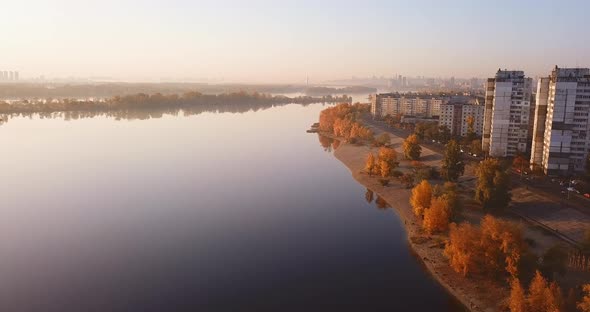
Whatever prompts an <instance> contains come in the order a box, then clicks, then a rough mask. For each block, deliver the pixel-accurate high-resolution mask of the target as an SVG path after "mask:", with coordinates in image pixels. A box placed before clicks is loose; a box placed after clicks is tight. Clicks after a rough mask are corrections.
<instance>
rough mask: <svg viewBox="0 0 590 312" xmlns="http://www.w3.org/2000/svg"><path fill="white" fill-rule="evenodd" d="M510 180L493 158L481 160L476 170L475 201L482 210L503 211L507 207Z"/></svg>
mask: <svg viewBox="0 0 590 312" xmlns="http://www.w3.org/2000/svg"><path fill="white" fill-rule="evenodd" d="M509 185H510V178H509V176H508V173H506V171H505V170H504V169H503V168H502V166H501V164H500V161H499V160H498V159H494V158H488V159H485V160H483V161H482V162H481V163H480V164H479V166H478V168H477V186H476V189H475V199H476V200H477V201H479V202H480V203H481V204H482V206H483V209H484V210H493V209H503V208H506V206H508V203H509V202H510V198H511V194H510V191H509Z"/></svg>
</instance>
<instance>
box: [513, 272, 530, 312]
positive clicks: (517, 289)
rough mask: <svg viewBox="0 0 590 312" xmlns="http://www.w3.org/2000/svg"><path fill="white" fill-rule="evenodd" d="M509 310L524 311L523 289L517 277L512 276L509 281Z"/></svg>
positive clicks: (514, 311)
mask: <svg viewBox="0 0 590 312" xmlns="http://www.w3.org/2000/svg"><path fill="white" fill-rule="evenodd" d="M508 305H509V307H510V312H526V311H527V310H526V299H525V293H524V289H523V288H522V285H521V284H520V281H519V280H518V278H513V279H512V282H510V298H509V304H508Z"/></svg>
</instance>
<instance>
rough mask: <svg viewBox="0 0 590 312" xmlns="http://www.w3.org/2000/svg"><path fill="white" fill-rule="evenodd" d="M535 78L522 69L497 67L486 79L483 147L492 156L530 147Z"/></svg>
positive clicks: (501, 155) (511, 154)
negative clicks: (531, 108)
mask: <svg viewBox="0 0 590 312" xmlns="http://www.w3.org/2000/svg"><path fill="white" fill-rule="evenodd" d="M531 95H532V79H531V78H525V76H524V72H523V71H508V70H498V72H497V73H496V77H495V78H490V79H488V81H487V83H486V99H485V112H484V125H483V138H482V149H483V151H484V152H486V153H488V154H489V155H490V156H492V157H507V156H514V155H516V154H517V153H519V152H520V153H524V152H526V150H527V141H528V136H529V119H530V105H531Z"/></svg>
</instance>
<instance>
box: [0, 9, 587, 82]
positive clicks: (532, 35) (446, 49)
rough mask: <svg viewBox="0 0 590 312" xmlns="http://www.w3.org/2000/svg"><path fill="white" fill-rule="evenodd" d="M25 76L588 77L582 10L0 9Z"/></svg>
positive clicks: (0, 49)
mask: <svg viewBox="0 0 590 312" xmlns="http://www.w3.org/2000/svg"><path fill="white" fill-rule="evenodd" d="M0 12H2V14H1V18H0V69H9V70H11V69H14V70H20V71H21V76H24V77H30V76H38V75H41V74H43V75H46V76H48V77H56V76H60V77H64V76H109V77H113V78H116V79H121V80H157V79H160V78H166V79H181V78H183V77H192V78H206V77H208V78H223V79H225V81H243V82H304V81H305V76H306V75H309V77H310V81H312V82H314V81H315V82H319V81H322V80H326V79H336V78H349V77H350V76H353V75H355V76H368V75H377V76H381V75H385V76H391V75H393V74H396V73H399V74H404V75H427V76H436V77H438V76H451V75H454V76H456V77H471V76H479V77H486V76H490V75H493V74H494V72H495V71H496V70H497V69H498V68H499V67H502V68H514V69H523V70H525V71H526V72H527V74H529V75H530V76H536V75H546V74H548V73H549V71H550V69H551V68H552V67H553V66H554V65H556V64H558V65H560V66H576V65H579V66H586V67H588V66H590V39H589V38H590V30H589V28H588V13H589V12H590V1H584V0H580V1H573V0H572V1H568V0H560V1H556V0H551V1H541V0H531V1H525V0H522V1H509V0H506V1H499V0H494V1H491V0H488V1H475V0H466V1H440V0H432V1H392V0H390V1H370V0H365V1H344V0H340V1H322V0H313V1H306V0H298V1H279V0H275V1H253V0H250V1H223V0H216V1H198V0H195V1H188V0H186V1H179V0H176V1H175V0H168V1H152V0H143V1H139V0H137V1H132V0H118V1H113V0H101V1H84V0H77V1H67V0H51V1H50V0H46V1H40V0H38V1H33V0H18V1H16V0H0Z"/></svg>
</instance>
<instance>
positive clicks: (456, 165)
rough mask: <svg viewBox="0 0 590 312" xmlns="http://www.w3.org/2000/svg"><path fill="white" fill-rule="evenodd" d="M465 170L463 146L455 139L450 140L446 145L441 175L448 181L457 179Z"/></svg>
mask: <svg viewBox="0 0 590 312" xmlns="http://www.w3.org/2000/svg"><path fill="white" fill-rule="evenodd" d="M464 172H465V164H464V163H463V156H462V155H461V147H460V146H459V144H458V143H457V141H455V140H450V141H449V143H447V145H446V147H445V155H444V158H443V163H442V168H441V175H442V176H443V178H445V179H446V180H447V181H457V179H458V178H459V177H460V176H462V175H463V173H464Z"/></svg>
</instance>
